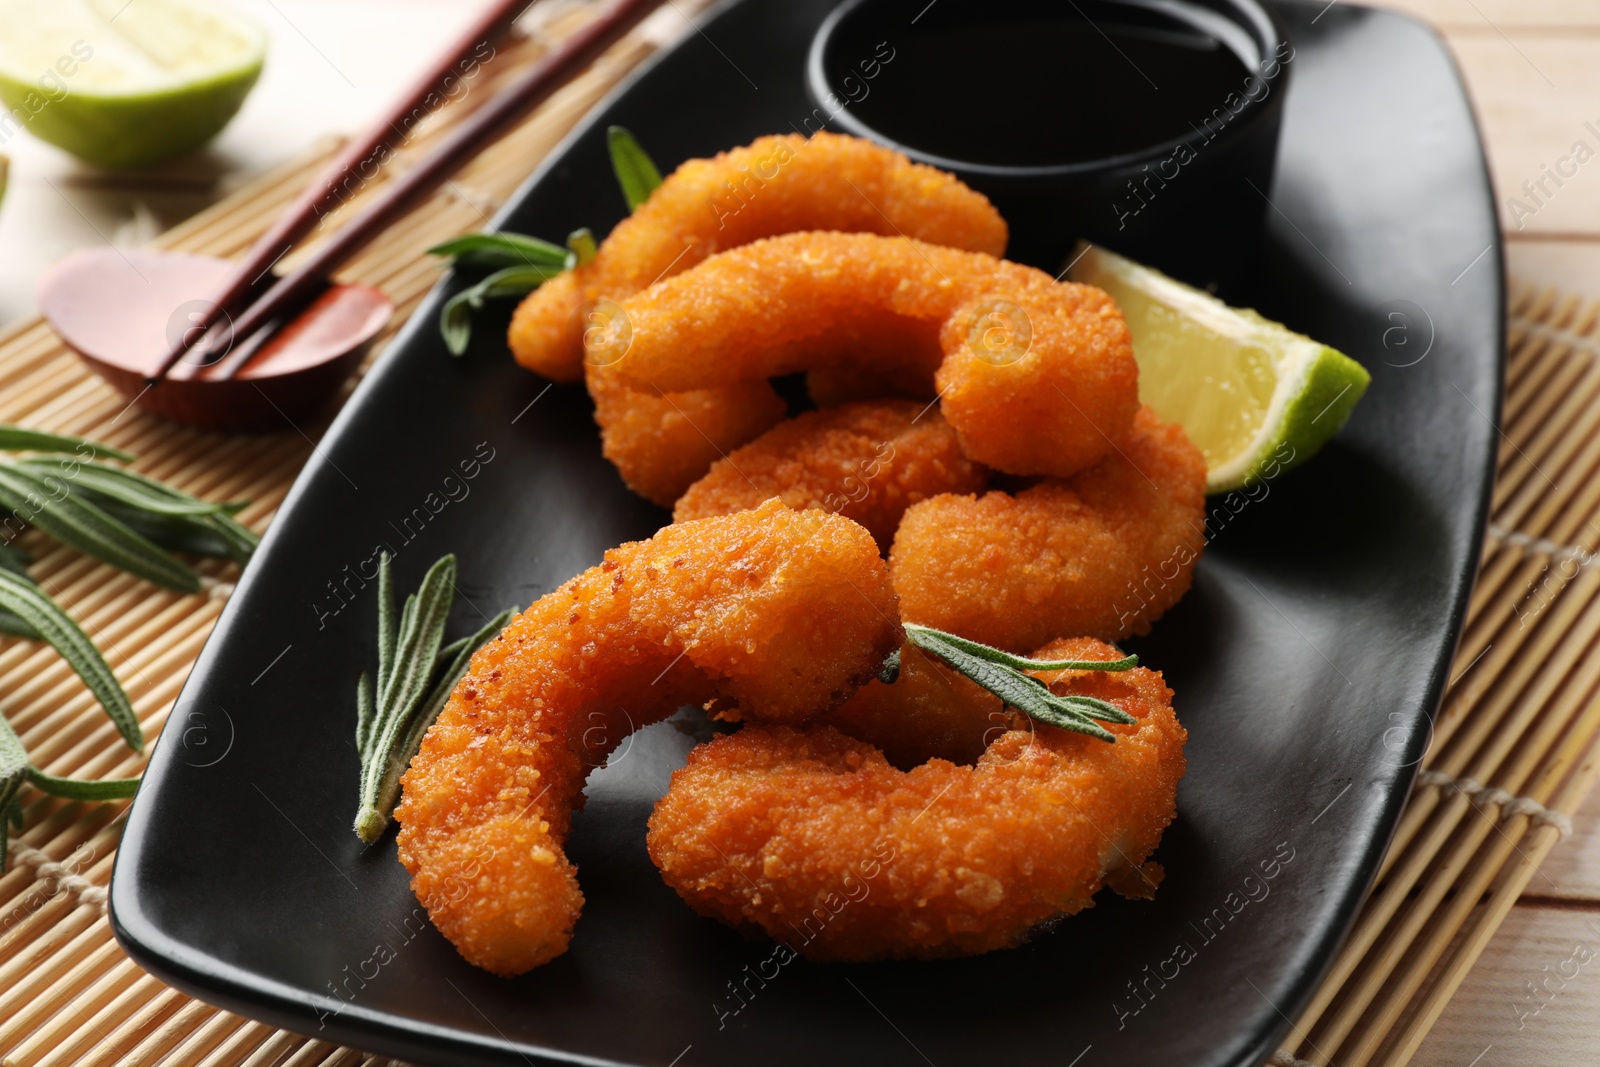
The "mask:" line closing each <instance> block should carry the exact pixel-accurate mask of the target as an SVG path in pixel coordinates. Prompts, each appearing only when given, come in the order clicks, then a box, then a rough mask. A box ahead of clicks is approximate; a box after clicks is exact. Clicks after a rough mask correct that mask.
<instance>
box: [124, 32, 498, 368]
mask: <svg viewBox="0 0 1600 1067" xmlns="http://www.w3.org/2000/svg"><path fill="white" fill-rule="evenodd" d="M528 6H529V0H497V2H495V3H493V4H490V5H489V7H488V8H487V9H486V10H485V11H484V12H483V14H482V15H480V16H479V17H478V18H476V19H474V20H473V21H472V24H471V25H469V26H468V27H467V28H466V29H465V30H464V31H462V33H461V35H460V36H459V37H457V38H456V39H455V40H454V41H452V42H451V44H450V47H449V48H446V49H445V50H443V51H442V52H440V53H439V56H438V58H437V59H436V60H435V61H434V62H433V64H432V65H431V66H430V67H429V68H428V69H427V70H425V71H423V72H422V74H420V75H419V76H418V77H417V80H416V81H415V82H414V83H413V84H412V85H411V87H410V88H409V89H408V90H407V91H406V92H405V93H404V94H402V95H401V96H400V98H399V99H397V100H396V101H395V103H394V106H393V107H392V108H391V109H390V110H389V112H388V113H386V114H384V115H383V116H382V117H380V118H378V119H377V120H375V121H374V122H373V123H372V125H371V126H370V127H368V129H367V130H366V131H364V132H363V134H362V135H361V136H359V137H354V138H351V140H350V143H349V144H348V145H347V146H346V147H345V148H344V150H343V151H341V152H340V153H339V154H338V155H336V156H334V158H333V159H332V160H331V161H329V163H328V165H327V166H326V167H325V168H323V170H322V171H321V172H320V173H318V174H317V176H316V177H315V178H314V179H312V181H311V183H310V184H309V185H307V186H306V188H305V191H304V192H302V193H301V194H300V196H299V197H298V198H297V199H296V200H295V201H294V202H293V203H292V204H290V205H289V207H288V208H286V209H285V210H284V212H283V214H282V215H280V216H279V217H278V221H277V222H275V223H273V225H272V227H271V229H269V230H267V232H266V233H264V234H262V235H261V237H260V238H259V239H258V240H257V241H256V243H255V244H254V245H252V246H251V247H250V251H249V252H247V253H246V254H245V256H244V258H243V259H241V260H240V261H239V263H238V265H237V266H236V267H235V268H234V271H233V273H232V274H230V275H229V276H228V280H227V282H226V283H224V285H223V286H222V288H221V290H220V291H219V292H218V294H217V295H216V297H215V298H214V299H215V303H214V304H213V305H212V306H211V307H210V308H209V309H208V310H207V311H206V312H205V313H204V314H202V315H201V316H200V317H199V318H198V319H197V320H196V322H195V323H194V325H193V326H192V327H191V328H190V329H188V330H186V331H184V334H183V337H182V338H181V339H180V340H179V341H178V342H177V343H176V344H175V345H174V346H173V347H172V348H171V349H170V350H169V351H168V352H167V355H166V357H165V358H164V359H163V360H162V361H161V364H160V366H159V367H157V368H156V371H155V373H154V374H152V375H151V378H152V379H153V380H154V379H160V378H163V377H165V376H166V374H167V372H168V371H170V370H171V369H172V368H173V366H174V365H175V364H176V363H177V362H178V361H179V360H181V359H182V358H183V357H184V356H185V355H186V354H188V353H189V352H190V351H191V350H192V349H194V348H197V347H200V346H201V345H202V344H204V343H205V335H206V331H207V330H209V329H210V328H211V327H212V326H213V325H214V324H216V323H217V322H218V321H220V320H221V319H223V318H224V317H229V318H231V317H233V316H235V315H237V314H239V312H240V311H241V310H242V306H243V305H244V304H245V303H247V302H248V298H249V295H250V292H251V290H253V289H254V288H255V287H256V285H257V284H258V283H259V282H260V281H261V279H262V278H263V277H264V276H265V275H266V274H267V272H268V271H270V270H271V269H272V267H273V266H274V265H275V264H276V263H277V262H278V260H280V259H282V258H283V256H284V254H285V253H287V252H288V251H289V249H291V248H293V247H294V245H295V242H297V241H299V240H300V239H301V238H303V237H305V236H306V234H308V233H310V232H311V231H312V230H314V229H316V227H317V223H319V222H321V221H322V218H323V216H324V215H327V214H328V213H329V212H330V211H332V210H333V209H334V208H336V207H337V206H338V205H339V204H340V203H341V202H343V201H344V200H345V199H346V198H347V197H348V196H349V195H350V194H351V191H352V190H354V189H359V188H360V187H361V186H362V185H364V184H365V183H366V181H367V180H368V177H369V176H368V175H364V174H363V173H362V171H365V170H370V169H373V168H374V166H375V165H381V164H382V162H384V160H385V158H386V156H387V155H389V154H392V153H393V152H394V150H395V149H397V148H399V147H400V144H401V143H403V142H404V141H405V139H406V138H407V137H408V136H409V135H410V131H411V128H412V127H413V126H415V125H416V118H415V116H416V115H417V113H418V112H419V111H420V112H423V113H426V112H427V111H428V110H429V107H428V105H429V103H430V101H429V98H430V97H436V96H439V95H441V94H443V95H448V94H449V92H450V90H449V89H448V80H449V79H450V78H451V77H452V76H453V77H454V78H456V79H457V80H458V81H459V80H460V78H461V76H462V71H461V70H460V69H459V68H461V67H464V66H468V65H469V64H474V63H476V62H477V59H476V57H477V56H478V55H479V54H480V50H481V49H482V48H483V47H484V46H485V45H486V44H488V43H489V42H490V41H491V40H493V39H494V38H496V37H499V36H500V35H502V34H504V33H505V32H506V31H507V30H509V29H510V28H511V24H512V23H513V22H515V21H516V20H517V16H519V15H521V14H522V12H523V11H524V10H526V9H527V7H528Z"/></svg>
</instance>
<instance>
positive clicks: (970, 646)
mask: <svg viewBox="0 0 1600 1067" xmlns="http://www.w3.org/2000/svg"><path fill="white" fill-rule="evenodd" d="M905 631H906V638H907V639H908V640H910V641H911V643H912V644H917V639H918V637H919V636H921V635H922V634H935V635H937V640H939V641H943V642H945V643H946V644H950V645H954V646H955V647H956V648H959V649H961V650H962V651H964V652H970V653H972V654H973V655H974V656H977V657H979V658H980V659H984V660H987V661H988V662H990V663H998V664H1001V665H1002V666H1005V667H1011V668H1013V669H1014V670H1019V671H1126V670H1130V669H1131V668H1134V667H1137V666H1138V665H1139V657H1138V656H1124V657H1123V658H1122V659H1029V658H1028V657H1026V656H1017V655H1013V654H1012V653H1010V652H1007V651H1005V650H1004V649H999V648H995V647H994V646H993V645H985V644H982V643H980V642H978V641H973V640H971V639H969V638H965V637H957V636H956V635H955V634H952V633H946V632H945V631H943V630H935V629H933V628H932V627H930V626H922V625H919V624H917V623H914V622H908V623H906V624H905Z"/></svg>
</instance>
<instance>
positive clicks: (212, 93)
mask: <svg viewBox="0 0 1600 1067" xmlns="http://www.w3.org/2000/svg"><path fill="white" fill-rule="evenodd" d="M266 45H267V39H266V35H265V34H264V33H263V32H262V31H261V29H260V28H259V27H258V26H256V25H255V24H254V23H252V22H248V21H246V20H245V19H243V18H240V17H239V16H238V15H235V14H233V13H232V12H230V11H228V10H227V9H225V8H223V7H222V6H221V5H220V4H218V3H214V2H207V0H49V2H47V3H41V2H40V0H0V101H3V102H4V104H5V106H6V108H7V109H8V110H9V114H7V113H6V112H0V131H4V136H10V135H12V134H14V133H15V132H16V130H17V129H18V127H22V128H26V129H27V130H28V132H29V133H32V134H34V135H35V136H37V137H39V138H41V139H42V140H45V141H49V142H50V143H51V144H53V145H56V146H58V147H60V148H64V149H66V150H67V151H68V152H71V153H72V154H73V155H75V156H78V157H79V158H81V159H85V160H88V161H89V162H90V163H95V164H98V165H100V166H103V167H142V166H148V165H150V164H152V163H159V162H161V161H162V160H165V159H171V158H172V157H174V156H179V155H182V154H183V153H185V152H189V151H192V150H194V149H196V148H199V147H200V146H201V145H202V144H205V142H207V141H209V140H210V139H211V138H212V137H214V136H215V135H216V134H217V132H218V131H220V130H221V129H222V127H224V126H226V125H227V124H228V120H229V119H231V118H233V116H234V113H235V112H237V111H238V110H239V105H241V104H243V103H244V98H245V96H246V95H247V94H248V93H249V92H250V88H251V86H253V85H254V84H255V82H256V78H257V76H258V75H260V73H261V63H262V60H263V58H264V57H265V55H266ZM0 139H3V138H0Z"/></svg>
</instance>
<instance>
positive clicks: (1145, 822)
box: [648, 641, 1186, 960]
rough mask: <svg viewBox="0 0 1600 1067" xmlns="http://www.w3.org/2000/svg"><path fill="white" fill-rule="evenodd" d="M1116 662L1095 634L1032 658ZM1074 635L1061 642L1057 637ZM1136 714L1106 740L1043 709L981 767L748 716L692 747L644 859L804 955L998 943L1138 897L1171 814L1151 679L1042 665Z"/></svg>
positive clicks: (916, 953)
mask: <svg viewBox="0 0 1600 1067" xmlns="http://www.w3.org/2000/svg"><path fill="white" fill-rule="evenodd" d="M1092 648H1093V649H1097V650H1098V654H1091V655H1089V656H1086V657H1084V658H1096V659H1098V658H1107V659H1109V658H1115V657H1116V656H1117V655H1118V654H1117V653H1116V652H1115V650H1114V649H1109V648H1108V647H1107V646H1104V645H1096V643H1094V642H1087V643H1086V642H1083V641H1074V642H1059V643H1057V644H1054V645H1051V646H1048V648H1047V649H1043V650H1041V654H1046V655H1055V654H1064V655H1074V656H1083V655H1084V652H1085V651H1088V650H1090V649H1092ZM1068 649H1071V651H1067V650H1068ZM1039 677H1041V678H1042V679H1044V680H1046V681H1047V682H1048V683H1049V684H1050V685H1051V688H1052V689H1054V690H1056V691H1057V692H1059V693H1075V694H1080V695H1084V696H1092V697H1095V698H1097V699H1100V700H1104V701H1108V702H1110V703H1112V704H1115V705H1116V706H1117V707H1119V708H1121V709H1122V710H1123V711H1125V712H1127V713H1128V714H1130V715H1132V716H1133V717H1134V718H1135V720H1137V721H1136V722H1134V723H1133V724H1131V725H1120V724H1114V725H1111V726H1109V729H1110V730H1111V732H1112V733H1113V734H1114V735H1115V736H1116V741H1115V743H1112V744H1107V743H1105V742H1104V741H1100V740H1098V739H1095V738H1092V737H1087V736H1084V735H1082V734H1077V733H1069V732H1067V731H1063V730H1058V729H1056V728H1054V727H1050V726H1044V725H1036V726H1034V728H1033V729H1032V730H1029V729H1013V730H1008V731H1006V732H1004V733H1001V734H1000V735H999V736H998V737H996V738H995V739H994V740H993V741H992V743H990V745H989V746H988V748H987V750H986V751H985V752H984V753H983V755H982V756H981V757H980V758H979V759H978V762H977V764H976V765H975V766H971V767H962V766H957V765H955V764H952V763H947V762H945V761H944V760H939V759H935V760H932V761H930V762H928V763H925V764H923V765H922V766H920V767H916V768H914V769H912V770H910V771H901V770H897V769H896V768H894V767H893V766H891V765H890V764H889V763H888V761H887V760H885V759H884V757H883V753H882V752H880V751H879V750H878V749H876V748H874V747H873V746H872V745H870V744H868V743H867V742H865V741H858V740H855V739H853V738H850V737H847V736H845V735H844V734H843V733H841V732H839V731H838V730H837V729H835V728H833V727H831V726H811V727H807V728H802V729H795V728H790V727H770V726H747V727H745V728H744V729H742V730H740V731H739V732H737V733H734V734H730V735H725V736H722V737H718V738H717V739H715V740H714V741H712V742H711V743H709V744H706V745H701V746H699V747H698V748H696V749H694V750H693V751H692V752H690V754H689V761H688V764H687V765H686V766H685V767H684V768H682V769H681V770H679V771H678V772H676V773H675V774H674V775H673V776H672V786H671V788H670V789H669V790H668V791H667V793H666V795H665V796H663V797H662V798H661V800H660V802H659V803H657V805H656V809H655V812H654V813H653V814H652V815H651V817H650V832H649V837H648V844H649V849H650V856H651V859H653V860H654V861H655V863H656V866H657V867H658V868H659V869H660V870H661V874H662V878H663V879H664V880H665V881H666V883H667V884H668V885H670V886H671V887H672V888H673V889H674V890H676V891H677V893H678V895H679V896H681V897H683V898H684V900H686V901H687V902H688V903H689V905H690V906H691V907H693V908H694V909H695V911H697V912H699V913H700V914H702V915H705V916H709V917H712V918H716V919H720V920H722V921H723V922H725V923H728V924H729V925H731V926H734V927H736V928H740V929H759V930H761V931H763V932H765V933H766V935H767V936H769V937H771V938H773V939H774V940H776V941H779V942H782V943H784V944H786V945H788V946H789V947H790V948H792V949H793V950H794V951H796V952H798V953H799V954H800V955H802V956H805V957H806V958H808V959H813V960H874V959H890V958H906V957H911V958H931V957H942V956H964V955H973V954H976V953H980V952H990V951H993V950H995V949H1002V948H1010V947H1012V946H1015V945H1018V944H1021V943H1022V942H1024V941H1026V940H1027V939H1028V937H1029V936H1030V935H1031V934H1032V933H1033V932H1034V931H1035V930H1037V929H1038V928H1039V927H1040V926H1041V925H1042V924H1044V923H1047V922H1049V921H1050V920H1052V919H1055V918H1057V917H1058V916H1062V915H1071V914H1073V913H1075V912H1078V911H1081V910H1082V909H1084V908H1086V907H1089V906H1091V905H1092V903H1093V899H1092V898H1093V897H1094V894H1095V893H1096V892H1098V891H1099V890H1100V889H1101V887H1102V886H1104V885H1106V884H1108V883H1109V884H1111V885H1112V888H1114V889H1116V890H1117V891H1119V892H1121V893H1123V894H1124V895H1129V896H1142V897H1148V896H1150V895H1151V893H1152V892H1153V891H1154V888H1155V885H1156V883H1158V882H1159V880H1160V876H1161V871H1160V867H1159V865H1157V864H1155V863H1151V862H1148V860H1149V856H1150V854H1151V852H1153V851H1154V850H1155V847H1156V845H1157V844H1158V843H1159V842H1160V839H1161V834H1162V831H1163V830H1164V829H1165V828H1166V826H1167V824H1168V823H1170V822H1171V821H1172V818H1173V816H1174V814H1175V813H1176V803H1175V800H1176V794H1177V786H1178V780H1179V779H1180V778H1181V777H1182V776H1183V770H1184V757H1183V745H1184V741H1185V738H1186V735H1185V733H1184V729H1183V727H1182V726H1180V725H1179V724H1178V720H1177V718H1176V717H1175V716H1174V715H1173V713H1172V706H1171V698H1172V693H1171V691H1170V690H1169V689H1168V688H1167V687H1166V684H1165V683H1164V682H1163V681H1162V678H1161V675H1160V674H1158V673H1156V672H1154V671H1149V670H1145V669H1142V668H1136V669H1134V670H1130V671H1125V672H1121V673H1117V674H1106V673H1099V672H1078V671H1064V672H1055V673H1054V674H1051V673H1041V674H1040V675H1039Z"/></svg>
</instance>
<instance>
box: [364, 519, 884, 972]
mask: <svg viewBox="0 0 1600 1067" xmlns="http://www.w3.org/2000/svg"><path fill="white" fill-rule="evenodd" d="M895 618H896V615H895V607H894V595H893V593H892V591H891V590H890V586H889V579H888V573H887V569H886V568H885V566H884V564H883V561H882V559H881V558H880V557H879V555H878V551H877V547H876V545H875V544H874V543H873V541H872V538H871V537H870V536H869V535H868V534H867V532H866V531H865V530H864V529H862V528H861V527H860V526H857V525H856V524H855V523H852V522H850V521H848V520H847V519H843V518H840V517H838V516H835V515H828V514H825V513H823V512H820V511H793V510H791V509H789V508H785V507H783V506H782V505H781V504H779V503H777V502H776V501H774V502H772V503H771V504H768V505H766V506H764V507H761V508H758V509H756V510H754V511H746V512H741V513H739V514H737V515H732V516H727V517H723V518H713V519H705V520H702V521H700V522H690V523H682V524H679V525H674V526H669V527H667V528H666V529H664V530H662V531H661V532H660V533H658V534H656V535H655V536H654V537H652V538H650V539H649V540H648V541H636V542H632V543H629V544H625V545H623V546H621V547H620V548H615V549H612V550H611V551H609V552H607V553H606V555H605V561H604V562H603V563H601V564H600V565H599V566H597V567H592V568H590V569H589V570H587V571H585V572H584V573H582V574H580V575H578V576H577V577H576V578H574V579H572V580H571V581H570V582H568V583H566V584H565V585H563V586H562V587H561V588H560V589H557V590H555V591H554V592H552V593H550V594H548V595H546V596H544V597H542V598H540V599H539V601H538V602H536V603H535V604H534V605H533V606H532V607H530V608H528V610H527V611H525V612H523V613H522V614H521V615H519V616H518V617H517V618H516V619H514V620H512V622H511V623H510V625H508V626H507V627H506V629H505V630H504V632H502V633H501V634H500V636H499V637H497V638H496V639H495V640H494V641H492V642H490V643H489V644H488V645H486V646H484V647H483V648H482V649H481V650H479V651H478V653H477V654H476V655H474V656H473V658H472V663H471V666H470V668H469V669H468V671H467V674H466V676H465V677H464V678H462V680H461V682H460V683H459V684H458V685H457V686H456V688H455V691H454V692H453V693H452V694H451V696H450V701H449V703H448V704H447V705H446V706H445V709H444V711H443V712H442V713H441V714H440V715H439V718H438V721H436V722H435V723H434V724H433V727H432V728H431V729H430V730H429V731H428V734H427V736H426V738H425V739H424V741H423V744H422V749H421V751H420V752H418V754H417V756H416V758H415V759H414V760H412V762H411V767H410V769H409V770H408V771H407V772H406V774H405V777H404V779H403V780H402V787H403V790H404V792H403V797H402V801H401V804H400V806H399V808H398V809H397V810H396V812H395V817H396V819H397V820H398V821H399V823H400V826H401V830H400V836H399V852H400V860H401V862H402V863H404V864H405V866H406V868H407V869H408V870H409V871H410V872H411V874H412V881H411V885H412V888H413V890H415V892H416V894H417V897H418V899H419V900H420V901H421V902H422V904H423V905H424V906H425V907H426V908H427V909H428V914H429V916H430V918H431V919H432V920H433V923H434V925H435V926H437V927H438V928H439V930H440V932H442V933H443V934H444V935H445V937H447V938H449V939H450V941H451V942H452V943H453V944H454V945H455V946H456V948H457V949H458V950H459V951H460V952H461V954H462V955H463V956H464V957H466V959H467V960H469V961H470V962H472V963H474V964H476V965H477V966H479V967H483V968H485V969H487V970H490V971H493V972H495V973H496V974H501V975H514V974H520V973H521V972H523V971H526V970H528V969H529V968H531V967H536V966H538V965H539V964H541V963H545V962H547V961H548V960H550V959H553V958H554V957H556V956H559V955H560V954H561V953H562V952H564V951H566V947H567V942H568V939H569V938H570V936H571V933H572V926H573V923H574V922H576V921H577V918H578V913H579V910H580V909H581V907H582V905H583V894H582V893H581V892H580V891H579V889H578V884H577V878H576V871H575V869H574V868H573V866H572V864H571V863H570V862H569V861H568V859H567V857H566V855H565V853H564V851H563V846H564V843H565V841H566V836H567V832H568V829H569V827H570V825H571V816H572V812H573V810H574V809H575V808H577V807H579V806H581V804H582V800H583V793H582V789H583V782H584V779H585V778H586V777H587V775H588V773H589V771H590V769H592V768H593V767H595V766H598V765H599V764H600V763H602V762H603V761H604V759H605V756H606V754H607V753H608V752H609V751H611V749H612V748H614V747H615V746H616V744H617V743H618V742H619V741H620V740H621V739H622V737H623V736H625V735H626V734H627V733H628V732H629V731H631V730H633V729H636V728H638V727H641V726H644V725H646V724H648V723H651V722H655V721H657V720H660V719H662V718H665V717H666V716H668V715H670V714H671V713H672V712H673V710H674V709H676V708H677V707H679V706H680V705H682V704H685V703H702V702H705V701H708V700H711V699H718V700H722V701H725V702H727V703H729V704H731V705H733V706H734V707H735V708H736V709H737V710H738V711H739V712H740V713H742V714H743V715H745V716H746V717H748V718H751V719H755V720H760V721H769V722H794V721H800V720H803V719H806V718H809V717H811V716H813V715H815V714H817V713H818V712H821V711H824V710H826V709H827V708H829V707H832V706H833V705H834V704H837V703H838V702H839V701H841V700H843V699H844V698H845V697H846V696H847V695H849V693H851V692H852V691H853V690H854V689H855V688H856V687H857V686H858V685H860V684H861V683H862V682H863V681H865V680H866V679H867V678H869V677H872V676H873V674H874V673H875V672H876V671H877V670H878V667H879V665H880V664H881V663H882V661H883V659H884V657H885V656H886V655H887V654H888V653H889V652H890V651H891V650H892V649H894V648H895V647H896V646H897V645H898V644H899V643H900V641H901V638H902V634H901V632H900V627H899V624H898V622H896V621H895Z"/></svg>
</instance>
